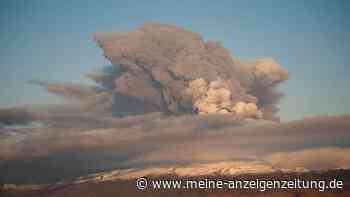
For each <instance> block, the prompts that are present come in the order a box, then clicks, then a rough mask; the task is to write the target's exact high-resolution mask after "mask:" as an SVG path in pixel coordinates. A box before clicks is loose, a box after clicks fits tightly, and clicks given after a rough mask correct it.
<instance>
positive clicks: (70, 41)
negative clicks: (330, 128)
mask: <svg viewBox="0 0 350 197" xmlns="http://www.w3.org/2000/svg"><path fill="white" fill-rule="evenodd" d="M348 10H350V1H347V0H336V1H328V0H309V1H303V0H295V1H287V0H265V1H260V0H256V1H253V0H249V1H243V0H242V1H233V0H228V1H192V0H185V1H180V0H178V1H154V0H149V1H117V0H113V1H112V0H111V1H107V0H104V1H98V0H95V1H89V0H75V1H68V0H62V1H53V0H52V1H41V0H2V1H1V2H0V24H1V29H0V33H1V34H0V44H1V48H0V107H7V106H14V105H22V104H39V103H55V102H60V100H58V99H57V98H56V97H55V96H53V95H50V94H48V93H46V92H45V91H44V90H42V89H41V88H40V87H36V86H33V85H30V84H27V81H28V80H31V79H43V80H53V81H66V82H76V83H84V84H90V83H91V82H90V81H89V80H88V79H87V78H86V77H85V74H87V73H88V72H89V71H91V70H92V69H94V68H97V67H99V66H101V65H106V64H108V63H109V62H108V61H107V60H106V59H105V58H104V57H103V55H102V51H101V49H99V48H98V47H97V46H96V44H95V43H94V42H93V40H92V39H91V33H92V32H96V31H129V30H132V29H133V28H136V27H138V26H140V25H142V24H143V23H144V22H145V21H159V22H162V23H170V24H175V25H178V26H181V27H184V28H186V29H190V30H192V31H196V32H200V33H201V34H202V35H203V37H204V38H205V39H206V40H218V41H222V43H223V45H224V46H225V47H226V48H228V49H229V50H230V51H231V53H232V55H233V56H234V57H238V58H241V59H254V58H261V57H273V58H275V59H276V60H277V61H278V62H279V63H280V64H281V65H282V66H283V67H285V68H286V69H288V70H289V72H290V79H289V80H288V81H287V82H285V83H284V84H283V85H281V86H280V87H279V89H281V91H283V92H284V93H285V94H286V97H285V98H284V99H283V100H282V102H281V104H280V108H281V112H280V115H281V117H282V120H293V119H300V118H303V117H310V116H317V115H325V114H329V115H335V114H350V104H349V100H350V77H349V75H350V65H349V62H350V56H349V52H350V36H349V30H350V20H349V18H350V12H348Z"/></svg>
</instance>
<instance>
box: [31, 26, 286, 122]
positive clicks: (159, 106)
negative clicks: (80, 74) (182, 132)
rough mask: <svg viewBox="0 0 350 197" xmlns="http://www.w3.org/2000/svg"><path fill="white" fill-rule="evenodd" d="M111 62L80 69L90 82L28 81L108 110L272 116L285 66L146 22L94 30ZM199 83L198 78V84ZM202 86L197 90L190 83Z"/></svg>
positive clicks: (136, 112)
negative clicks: (119, 28) (243, 56)
mask: <svg viewBox="0 0 350 197" xmlns="http://www.w3.org/2000/svg"><path fill="white" fill-rule="evenodd" d="M93 37H94V39H95V40H96V42H97V43H98V45H99V46H100V47H101V48H102V49H103V51H104V54H105V56H106V57H107V58H108V59H109V60H110V61H111V63H112V66H105V67H104V68H102V69H101V70H96V71H94V72H92V73H90V74H89V75H88V77H89V78H90V79H92V80H93V81H94V82H96V84H97V85H96V86H95V87H84V86H80V85H75V84H56V83H49V82H42V81H36V82H34V83H36V84H39V85H41V86H44V87H46V89H47V90H48V91H49V92H52V93H54V94H57V95H62V96H64V97H66V98H67V97H68V98H78V100H79V101H82V103H85V104H86V106H90V108H94V106H97V108H99V109H101V106H102V109H104V110H106V111H108V110H110V111H112V114H113V115H115V116H125V115H132V114H144V113H149V112H167V113H173V114H179V113H180V114H181V113H198V114H208V113H230V114H232V115H239V116H243V117H246V118H256V119H260V118H263V119H267V120H279V118H278V117H277V116H276V113H277V112H278V108H277V106H276V104H277V103H278V101H279V99H280V98H281V97H282V94H281V93H280V92H277V91H276V89H275V87H276V85H278V84H279V83H281V82H282V81H284V80H286V79H287V77H288V72H287V71H286V70H285V69H283V68H281V67H280V65H278V63H276V62H275V61H274V60H273V59H269V58H266V59H260V60H255V61H241V60H238V59H236V58H232V57H231V55H230V52H229V51H228V50H226V49H225V48H223V47H222V46H221V45H220V44H219V43H217V42H212V41H208V42H205V41H204V40H203V38H202V37H201V36H200V35H199V34H198V33H194V32H191V31H187V30H184V29H181V28H178V27H175V26H172V25H163V24H158V23H146V24H145V25H144V26H142V27H140V28H138V29H136V30H134V31H131V32H127V33H94V34H93ZM198 82H199V83H198ZM200 83H203V84H204V86H205V87H204V86H203V87H199V88H202V89H205V92H201V93H199V92H195V91H198V89H197V87H196V85H201V84H200Z"/></svg>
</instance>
